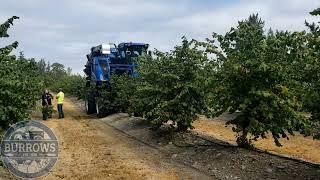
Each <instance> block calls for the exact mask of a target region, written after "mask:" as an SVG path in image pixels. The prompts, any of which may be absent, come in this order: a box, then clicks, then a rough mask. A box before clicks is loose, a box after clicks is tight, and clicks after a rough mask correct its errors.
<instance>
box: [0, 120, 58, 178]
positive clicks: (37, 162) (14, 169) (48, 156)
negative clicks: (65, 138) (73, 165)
mask: <svg viewBox="0 0 320 180" xmlns="http://www.w3.org/2000/svg"><path fill="white" fill-rule="evenodd" d="M58 152H59V144H58V140H57V138H56V136H55V135H54V133H53V132H52V131H51V130H50V129H49V128H48V127H47V126H46V125H44V124H42V123H40V122H39V121H32V120H30V121H21V122H18V123H17V124H15V125H13V126H11V127H10V128H9V129H8V131H7V132H6V133H5V135H4V137H3V139H2V141H1V157H2V161H3V164H4V165H5V166H6V167H7V168H8V170H9V171H10V172H11V173H12V174H13V175H15V176H18V177H20V178H37V177H40V176H43V175H46V174H47V173H48V172H49V171H50V170H51V169H52V168H53V166H54V164H55V163H56V161H57V159H58Z"/></svg>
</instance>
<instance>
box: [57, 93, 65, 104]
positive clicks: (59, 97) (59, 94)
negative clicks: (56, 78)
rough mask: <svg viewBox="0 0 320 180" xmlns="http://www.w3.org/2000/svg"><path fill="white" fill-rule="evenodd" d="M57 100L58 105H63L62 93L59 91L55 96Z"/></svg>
mask: <svg viewBox="0 0 320 180" xmlns="http://www.w3.org/2000/svg"><path fill="white" fill-rule="evenodd" d="M57 98H58V104H63V100H64V93H63V92H62V91H60V92H59V93H58V94H57Z"/></svg>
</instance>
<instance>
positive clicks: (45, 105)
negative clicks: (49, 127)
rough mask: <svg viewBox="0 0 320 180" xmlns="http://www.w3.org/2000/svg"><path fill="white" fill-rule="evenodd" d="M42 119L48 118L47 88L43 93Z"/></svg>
mask: <svg viewBox="0 0 320 180" xmlns="http://www.w3.org/2000/svg"><path fill="white" fill-rule="evenodd" d="M41 99H42V119H43V120H47V119H48V98H47V90H45V91H44V92H43V94H42V97H41Z"/></svg>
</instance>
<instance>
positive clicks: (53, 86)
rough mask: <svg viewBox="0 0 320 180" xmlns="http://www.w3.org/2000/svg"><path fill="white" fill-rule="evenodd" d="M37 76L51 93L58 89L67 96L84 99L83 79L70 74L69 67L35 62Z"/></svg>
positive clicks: (42, 60)
mask: <svg viewBox="0 0 320 180" xmlns="http://www.w3.org/2000/svg"><path fill="white" fill-rule="evenodd" d="M37 65H38V68H39V73H40V74H39V75H40V76H41V77H42V79H43V81H44V86H45V87H46V88H48V89H50V90H51V91H53V92H57V91H58V89H59V88H62V89H63V91H64V92H65V93H67V94H70V95H73V96H75V97H78V98H84V95H85V79H84V77H83V76H81V75H79V74H72V69H71V68H70V67H68V68H65V66H64V65H63V64H60V63H57V62H56V63H53V64H50V62H46V61H45V60H44V59H41V60H40V61H38V62H37Z"/></svg>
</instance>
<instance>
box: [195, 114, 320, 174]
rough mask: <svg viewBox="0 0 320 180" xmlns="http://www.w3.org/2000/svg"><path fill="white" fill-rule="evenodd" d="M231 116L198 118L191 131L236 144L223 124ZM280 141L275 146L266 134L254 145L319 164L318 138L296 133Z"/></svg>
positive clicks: (274, 152)
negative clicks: (278, 145) (264, 137)
mask: <svg viewBox="0 0 320 180" xmlns="http://www.w3.org/2000/svg"><path fill="white" fill-rule="evenodd" d="M231 118H233V115H230V114H225V115H222V116H220V117H218V118H215V119H206V118H200V119H199V120H197V121H195V122H194V124H193V126H194V130H193V131H195V132H197V133H200V134H205V135H208V136H212V137H214V138H216V139H219V140H222V141H226V142H228V143H230V144H236V137H235V136H236V134H235V133H234V132H233V131H232V126H228V127H226V126H225V123H226V121H227V120H230V119H231ZM280 142H281V144H282V147H277V146H276V145H275V143H274V141H273V138H272V136H267V139H259V140H258V141H256V142H255V141H254V146H255V147H256V148H258V149H261V150H264V151H268V152H270V153H273V154H278V155H282V156H287V157H291V158H295V159H300V160H303V161H308V162H312V163H316V164H319V165H320V140H314V139H313V138H312V137H304V136H303V135H300V134H296V135H295V136H289V140H287V139H281V140H280ZM319 179H320V178H319Z"/></svg>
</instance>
